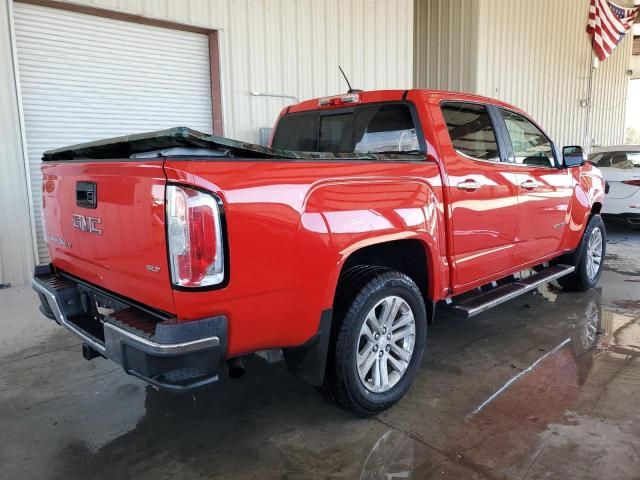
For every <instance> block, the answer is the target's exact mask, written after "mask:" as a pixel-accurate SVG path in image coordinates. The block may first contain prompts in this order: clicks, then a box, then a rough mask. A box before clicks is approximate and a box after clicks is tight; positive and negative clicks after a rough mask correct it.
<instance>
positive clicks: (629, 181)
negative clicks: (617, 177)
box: [622, 180, 640, 187]
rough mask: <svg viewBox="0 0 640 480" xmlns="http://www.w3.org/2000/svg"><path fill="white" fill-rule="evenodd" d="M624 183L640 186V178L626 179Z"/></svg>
mask: <svg viewBox="0 0 640 480" xmlns="http://www.w3.org/2000/svg"><path fill="white" fill-rule="evenodd" d="M622 183H625V184H627V185H633V186H634V187H640V180H625V181H623V182H622Z"/></svg>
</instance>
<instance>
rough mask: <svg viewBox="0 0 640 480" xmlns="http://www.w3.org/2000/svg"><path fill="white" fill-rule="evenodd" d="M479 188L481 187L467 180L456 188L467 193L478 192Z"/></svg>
mask: <svg viewBox="0 0 640 480" xmlns="http://www.w3.org/2000/svg"><path fill="white" fill-rule="evenodd" d="M481 186H482V185H480V184H479V183H478V182H474V181H473V180H467V181H465V182H460V183H459V184H458V188H459V189H460V190H466V191H467V192H473V191H475V190H478V189H479V188H480V187H481Z"/></svg>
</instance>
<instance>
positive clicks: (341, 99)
mask: <svg viewBox="0 0 640 480" xmlns="http://www.w3.org/2000/svg"><path fill="white" fill-rule="evenodd" d="M350 103H360V95H358V94H357V93H349V94H347V95H338V96H335V97H324V98H321V99H320V100H318V106H319V107H337V106H339V105H348V104H350Z"/></svg>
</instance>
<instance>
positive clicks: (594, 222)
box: [558, 215, 607, 292]
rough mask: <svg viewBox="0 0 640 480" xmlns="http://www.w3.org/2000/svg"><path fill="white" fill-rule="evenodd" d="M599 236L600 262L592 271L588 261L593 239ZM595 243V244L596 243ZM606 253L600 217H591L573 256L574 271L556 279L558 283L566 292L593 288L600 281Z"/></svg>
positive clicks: (602, 224) (592, 267)
mask: <svg viewBox="0 0 640 480" xmlns="http://www.w3.org/2000/svg"><path fill="white" fill-rule="evenodd" d="M598 232H600V233H599V235H600V242H601V243H600V249H599V250H600V261H599V263H598V264H597V267H595V269H594V264H593V263H592V262H591V261H590V257H593V251H594V250H593V248H592V247H593V246H594V245H593V243H592V242H593V241H594V240H593V239H594V238H597V237H598ZM596 243H597V242H596ZM596 250H597V248H596ZM606 251H607V231H606V229H605V226H604V222H603V221H602V217H601V216H600V215H593V216H592V217H591V218H590V219H589V223H588V224H587V228H586V229H585V231H584V234H583V236H582V242H581V243H580V248H579V250H578V252H577V255H576V256H575V259H574V261H573V265H574V266H575V267H576V269H575V271H574V272H573V273H571V274H570V275H567V276H565V277H561V278H559V279H558V283H559V284H560V285H561V286H562V287H563V288H565V289H567V290H572V291H575V292H585V291H587V290H589V289H591V288H593V287H595V286H596V285H597V283H598V280H600V275H601V274H602V267H603V265H604V257H605V254H606Z"/></svg>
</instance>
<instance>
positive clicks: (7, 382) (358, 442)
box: [0, 231, 640, 479]
mask: <svg viewBox="0 0 640 480" xmlns="http://www.w3.org/2000/svg"><path fill="white" fill-rule="evenodd" d="M608 248H609V252H610V254H609V255H610V256H611V257H612V260H611V265H610V267H609V260H608V263H607V265H608V267H607V270H606V271H605V272H604V275H603V278H602V281H601V285H600V287H599V288H597V289H594V290H592V291H590V292H586V293H581V294H575V293H567V292H563V291H562V290H560V289H559V288H556V287H554V286H553V285H550V286H546V287H544V288H542V289H541V290H539V291H537V292H534V293H533V294H530V295H527V296H525V297H521V298H519V299H516V300H514V301H512V302H510V303H508V304H505V305H502V306H500V307H498V308H497V309H495V310H493V311H490V312H487V313H486V314H483V315H481V316H479V317H477V318H475V319H473V320H464V319H459V318H456V317H453V316H450V315H448V314H446V313H445V314H442V315H440V317H439V321H438V322H437V323H436V324H434V325H433V326H432V328H431V330H430V339H429V346H428V350H427V353H426V355H425V359H424V363H423V367H422V370H421V372H420V374H419V376H418V378H417V380H416V383H415V385H414V387H413V388H412V389H411V390H410V392H409V393H408V395H407V397H406V398H405V399H404V400H403V401H402V402H400V403H399V404H398V405H396V406H395V407H394V408H392V409H391V410H389V411H388V412H385V413H383V414H382V415H380V416H379V417H377V418H375V419H369V420H362V419H357V418H354V417H352V416H351V415H349V414H347V413H345V412H342V411H340V410H338V409H336V408H334V407H333V406H332V405H331V404H329V403H327V402H325V401H324V400H323V399H322V398H321V397H320V396H318V395H316V393H315V392H314V390H313V388H311V387H309V386H307V385H305V384H302V383H299V382H298V381H296V380H295V379H294V378H292V377H290V376H289V375H288V374H287V373H286V369H285V368H284V366H283V365H282V364H274V365H270V364H268V363H267V362H266V361H264V360H262V359H261V358H257V357H256V358H252V359H250V360H249V361H248V362H247V372H248V373H247V375H246V376H245V377H244V378H243V379H241V380H225V381H223V382H222V383H221V384H219V385H218V386H216V387H215V388H213V389H211V390H209V391H206V392H202V393H199V394H197V395H192V396H173V395H167V394H163V393H159V392H157V391H155V390H153V389H152V388H150V387H146V386H144V384H143V383H141V382H139V381H137V380H136V379H134V378H131V377H127V376H125V375H123V374H122V372H121V371H120V370H119V368H118V367H116V366H114V365H112V364H110V363H108V362H106V361H102V360H97V361H92V362H85V361H84V360H82V359H81V357H80V354H79V347H78V344H77V342H76V341H75V340H74V339H73V337H71V336H70V335H69V334H67V333H66V332H64V331H62V330H60V329H58V328H53V327H52V326H51V325H49V324H47V323H45V322H44V320H43V319H41V318H40V316H39V315H38V314H37V313H35V299H33V298H32V295H31V292H29V291H28V290H27V289H13V292H12V295H11V296H8V295H7V292H6V291H3V292H0V295H2V296H0V304H2V311H0V326H2V330H0V331H2V332H3V333H0V347H1V350H0V365H2V367H3V368H2V369H0V478H7V479H14V478H65V479H67V478H109V479H113V478H118V479H121V478H136V479H147V478H154V479H156V478H181V479H182V478H189V479H190V478H197V479H201V478H202V479H204V478H256V479H257V478H259V479H267V478H300V479H308V478H345V479H378V478H385V479H394V478H397V479H405V478H455V479H458V478H465V479H466V478H478V479H483V478H490V479H497V478H518V479H536V478H559V479H565V478H581V479H583V478H585V479H589V478H598V479H609V478H611V479H627V478H628V479H632V478H635V479H638V478H640V440H639V439H640V409H639V408H638V406H639V405H640V403H639V402H638V395H639V394H640V361H639V360H638V357H639V356H640V305H639V301H640V285H639V284H638V282H636V281H629V280H637V279H638V278H640V256H639V255H638V254H637V252H638V251H639V248H640V233H634V232H627V231H617V232H614V233H613V235H612V240H611V242H610V244H609V247H608ZM18 321H19V322H20V325H19V326H17V327H16V326H12V325H14V324H15V322H18ZM10 322H11V323H10ZM5 327H6V328H5Z"/></svg>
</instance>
